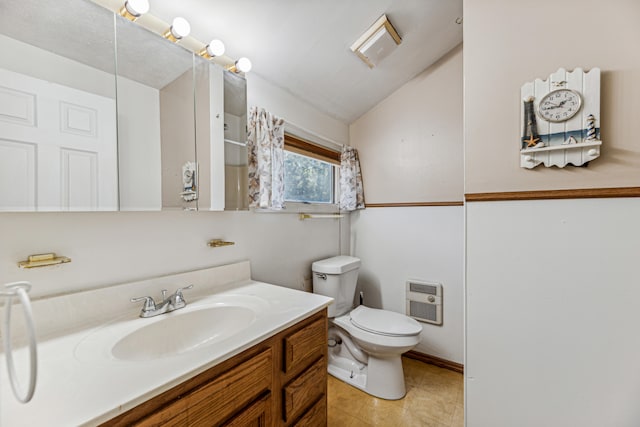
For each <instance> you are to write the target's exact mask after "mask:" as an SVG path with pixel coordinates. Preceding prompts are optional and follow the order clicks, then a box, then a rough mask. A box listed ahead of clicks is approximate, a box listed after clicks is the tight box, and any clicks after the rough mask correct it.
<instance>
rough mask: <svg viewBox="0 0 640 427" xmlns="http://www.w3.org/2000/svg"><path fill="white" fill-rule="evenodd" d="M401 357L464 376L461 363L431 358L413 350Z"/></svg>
mask: <svg viewBox="0 0 640 427" xmlns="http://www.w3.org/2000/svg"><path fill="white" fill-rule="evenodd" d="M403 356H405V357H408V358H409V359H415V360H419V361H421V362H424V363H429V364H431V365H435V366H437V367H439V368H444V369H449V370H450V371H455V372H459V373H461V374H464V365H463V364H462V363H456V362H452V361H450V360H446V359H441V358H439V357H436V356H431V355H430V354H424V353H420V352H419V351H415V350H411V351H408V352H406V353H405V354H403Z"/></svg>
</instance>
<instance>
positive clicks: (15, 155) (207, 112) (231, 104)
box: [0, 0, 247, 212]
mask: <svg viewBox="0 0 640 427" xmlns="http://www.w3.org/2000/svg"><path fill="white" fill-rule="evenodd" d="M56 3H57V2H51V1H46V0H22V1H17V0H15V1H8V2H2V4H1V5H0V51H2V52H3V55H0V211H5V212H7V211H10V212H25V211H27V212H28V211H38V212H46V211H116V210H123V211H148V210H160V209H163V210H165V209H183V210H198V209H199V210H223V209H246V208H247V206H246V199H247V197H246V191H247V190H246V180H247V177H246V175H247V170H246V162H247V160H246V158H247V156H246V110H247V108H246V82H245V80H244V78H243V77H242V76H240V75H236V74H234V73H231V72H228V71H225V70H224V69H223V68H222V67H220V66H219V65H217V64H214V63H212V62H210V61H207V60H205V59H204V58H202V57H200V56H198V55H196V54H194V53H192V52H190V51H188V50H186V49H184V48H182V47H181V46H179V45H177V44H174V43H171V42H169V41H167V40H165V39H163V38H162V37H161V36H159V35H157V34H155V33H152V32H150V31H148V30H147V29H145V28H143V27H141V26H139V25H138V24H136V23H134V22H130V21H128V20H126V19H124V18H122V17H120V16H118V15H116V14H114V13H113V12H111V11H109V10H107V9H104V8H102V7H101V6H98V5H96V4H94V3H92V2H90V1H87V0H67V2H66V4H65V7H64V8H63V7H60V5H59V4H56ZM69 10H73V11H74V13H72V14H71V13H69ZM79 17H81V18H79ZM225 141H233V143H229V142H225Z"/></svg>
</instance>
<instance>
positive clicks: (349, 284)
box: [311, 255, 360, 317]
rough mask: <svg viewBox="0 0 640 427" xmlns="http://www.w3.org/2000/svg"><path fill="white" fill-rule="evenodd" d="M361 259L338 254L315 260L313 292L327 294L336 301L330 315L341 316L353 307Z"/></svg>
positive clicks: (312, 268) (330, 308)
mask: <svg viewBox="0 0 640 427" xmlns="http://www.w3.org/2000/svg"><path fill="white" fill-rule="evenodd" d="M359 268H360V259H359V258H355V257H351V256H344V255H341V256H336V257H332V258H327V259H323V260H319V261H316V262H314V263H313V264H312V265H311V270H312V271H313V293H314V294H320V295H325V296H328V297H331V298H333V299H334V300H335V301H334V303H333V304H331V305H330V306H329V313H328V316H329V317H336V316H341V315H343V314H345V313H347V312H349V311H350V310H351V308H352V307H353V298H354V296H355V293H356V283H357V281H358V270H359Z"/></svg>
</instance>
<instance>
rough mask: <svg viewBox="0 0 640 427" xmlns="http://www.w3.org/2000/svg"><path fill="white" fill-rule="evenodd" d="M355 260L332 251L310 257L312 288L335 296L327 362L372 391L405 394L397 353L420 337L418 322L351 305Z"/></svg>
mask: <svg viewBox="0 0 640 427" xmlns="http://www.w3.org/2000/svg"><path fill="white" fill-rule="evenodd" d="M359 266H360V260H359V259H358V258H354V257H346V256H340V257H333V258H329V259H326V260H321V261H316V262H314V263H313V266H312V270H313V272H314V277H313V285H314V293H319V294H322V295H327V296H330V297H333V298H334V299H335V302H334V304H332V305H330V306H329V317H330V320H329V325H330V328H329V344H328V345H329V351H328V354H329V364H328V365H329V366H328V371H329V373H330V374H331V375H333V376H334V377H336V378H338V379H340V380H343V381H345V382H347V383H349V384H351V385H353V386H355V387H357V388H359V389H361V390H363V391H365V392H367V393H369V394H371V395H373V396H376V397H380V398H383V399H389V400H396V399H401V398H402V397H404V395H405V394H406V388H405V384H404V372H403V369H402V358H401V355H402V353H405V352H407V351H409V350H411V349H412V348H414V347H415V346H416V345H417V344H418V343H419V342H420V332H421V331H422V326H421V325H420V323H418V322H417V321H416V320H414V319H412V318H410V317H408V316H405V315H403V314H399V313H395V312H392V311H388V310H380V309H374V308H369V307H365V306H363V305H360V306H358V307H356V308H354V309H353V310H352V309H351V308H352V307H353V305H352V303H353V298H354V296H355V284H356V280H357V272H358V268H359Z"/></svg>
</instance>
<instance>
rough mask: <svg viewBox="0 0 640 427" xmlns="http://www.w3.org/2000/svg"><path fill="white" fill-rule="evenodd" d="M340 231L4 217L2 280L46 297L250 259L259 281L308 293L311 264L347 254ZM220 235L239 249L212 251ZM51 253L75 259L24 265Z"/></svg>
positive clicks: (198, 221) (250, 217)
mask: <svg viewBox="0 0 640 427" xmlns="http://www.w3.org/2000/svg"><path fill="white" fill-rule="evenodd" d="M343 222H344V223H343V224H342V227H343V228H345V229H348V223H346V221H344V220H343ZM339 228H340V225H339V224H338V222H337V220H327V221H300V220H299V219H298V217H297V216H296V215H291V214H269V213H264V214H256V213H251V212H182V211H165V212H113V213H111V212H110V213H98V212H89V213H15V214H11V213H3V214H0V235H1V236H2V241H3V244H2V245H1V246H0V282H1V283H6V282H11V281H17V280H29V281H31V282H32V284H33V290H32V295H33V296H34V297H38V296H42V295H51V294H57V293H62V292H69V291H76V290H82V289H88V288H94V287H103V286H109V285H115V284H119V283H126V282H129V281H133V280H138V279H143V278H147V277H153V276H158V275H164V274H169V273H175V272H181V271H188V270H192V269H198V268H203V267H207V266H215V265H222V264H226V263H229V262H235V261H239V260H244V259H249V260H250V261H251V264H252V273H253V277H254V278H255V279H258V280H263V281H266V282H270V283H274V284H279V285H284V286H287V287H291V288H296V289H303V288H304V287H305V280H306V279H308V278H309V277H310V274H311V263H312V262H313V261H315V260H316V259H321V258H324V257H327V256H333V255H336V254H338V253H339V241H338V235H339ZM213 238H222V239H225V240H231V241H234V242H236V244H235V245H234V246H229V247H222V248H210V247H209V246H207V241H209V240H210V239H213ZM50 251H54V252H56V253H58V254H60V255H65V256H68V257H70V258H71V260H72V262H71V263H69V264H64V265H60V266H56V267H46V268H36V269H29V270H23V269H19V268H18V266H17V262H18V261H22V260H24V259H26V257H27V256H28V255H30V254H35V253H44V252H50ZM176 285H178V284H176Z"/></svg>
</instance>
